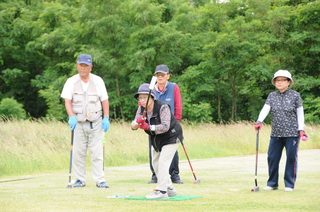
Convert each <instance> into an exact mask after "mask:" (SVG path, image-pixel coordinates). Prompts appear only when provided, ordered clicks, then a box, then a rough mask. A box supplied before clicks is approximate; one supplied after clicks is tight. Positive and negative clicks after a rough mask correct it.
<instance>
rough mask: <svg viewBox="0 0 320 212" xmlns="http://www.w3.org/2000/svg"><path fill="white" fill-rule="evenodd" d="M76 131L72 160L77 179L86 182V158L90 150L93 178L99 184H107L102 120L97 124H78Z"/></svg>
mask: <svg viewBox="0 0 320 212" xmlns="http://www.w3.org/2000/svg"><path fill="white" fill-rule="evenodd" d="M74 130H75V131H74V141H73V156H72V159H73V167H74V173H75V177H76V179H77V180H81V181H83V182H86V156H87V149H89V150H90V154H91V155H90V156H91V166H92V178H93V180H94V181H95V182H96V183H98V184H99V183H101V182H105V179H104V171H103V145H102V135H103V129H102V127H101V119H100V120H98V121H96V122H88V121H86V122H83V123H78V124H77V126H76V128H75V129H74Z"/></svg>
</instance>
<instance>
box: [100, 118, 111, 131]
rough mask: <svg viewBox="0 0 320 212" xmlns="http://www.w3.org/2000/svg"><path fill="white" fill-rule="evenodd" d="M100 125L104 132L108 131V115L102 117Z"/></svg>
mask: <svg viewBox="0 0 320 212" xmlns="http://www.w3.org/2000/svg"><path fill="white" fill-rule="evenodd" d="M101 126H102V128H103V131H104V132H107V131H108V129H109V128H110V122H109V117H104V118H103V119H102V123H101Z"/></svg>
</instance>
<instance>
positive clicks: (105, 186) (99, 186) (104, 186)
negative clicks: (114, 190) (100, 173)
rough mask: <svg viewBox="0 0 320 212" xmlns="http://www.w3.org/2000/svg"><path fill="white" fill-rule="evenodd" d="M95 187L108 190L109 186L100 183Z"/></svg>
mask: <svg viewBox="0 0 320 212" xmlns="http://www.w3.org/2000/svg"><path fill="white" fill-rule="evenodd" d="M96 186H97V187H98V188H110V186H108V184H107V183H105V182H101V183H99V184H96Z"/></svg>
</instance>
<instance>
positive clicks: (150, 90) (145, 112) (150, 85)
mask: <svg viewBox="0 0 320 212" xmlns="http://www.w3.org/2000/svg"><path fill="white" fill-rule="evenodd" d="M156 82H157V77H156V76H152V79H151V82H150V84H149V94H148V99H147V103H146V108H145V110H144V111H143V118H145V117H146V116H147V110H148V104H149V99H150V95H151V92H152V91H153V89H154V86H155V85H156Z"/></svg>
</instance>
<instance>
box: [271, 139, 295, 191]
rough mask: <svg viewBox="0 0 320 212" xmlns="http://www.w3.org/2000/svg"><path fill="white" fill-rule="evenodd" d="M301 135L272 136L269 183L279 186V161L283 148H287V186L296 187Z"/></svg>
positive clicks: (285, 181)
mask: <svg viewBox="0 0 320 212" xmlns="http://www.w3.org/2000/svg"><path fill="white" fill-rule="evenodd" d="M299 140H300V139H299V137H281V138H278V137H271V138H270V144H269V149H268V166H269V179H268V183H267V185H268V186H270V187H278V186H279V184H278V180H279V163H280V159H281V156H282V151H283V148H284V147H285V148H286V155H287V161H286V167H285V172H284V184H285V187H289V188H294V185H295V182H296V178H297V166H298V149H299Z"/></svg>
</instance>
